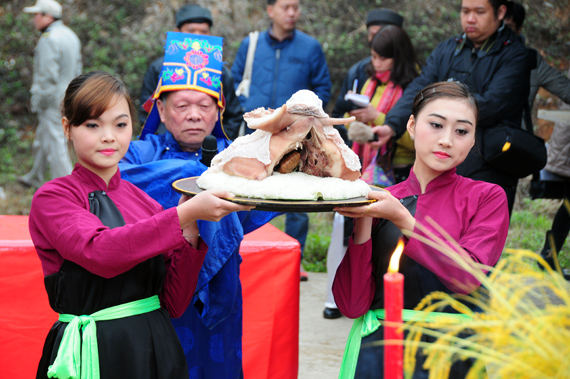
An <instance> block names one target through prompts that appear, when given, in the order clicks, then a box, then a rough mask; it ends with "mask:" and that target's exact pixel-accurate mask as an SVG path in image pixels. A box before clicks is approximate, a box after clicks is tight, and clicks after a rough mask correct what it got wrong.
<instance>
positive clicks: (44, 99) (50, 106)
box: [18, 0, 82, 188]
mask: <svg viewBox="0 0 570 379" xmlns="http://www.w3.org/2000/svg"><path fill="white" fill-rule="evenodd" d="M24 12H25V13H33V14H34V19H33V22H34V27H35V28H36V29H37V30H38V31H40V32H42V35H41V37H40V40H39V41H38V44H37V45H36V48H35V51H34V77H33V84H32V89H31V90H30V93H31V95H32V98H31V105H32V112H34V113H37V115H38V127H37V129H36V135H35V139H34V142H33V145H32V150H33V153H34V166H33V167H32V169H31V171H30V172H28V173H27V174H26V175H24V176H22V177H20V178H18V182H19V183H21V184H22V185H24V186H27V187H35V188H39V187H40V186H41V185H42V184H43V183H44V173H45V171H46V166H47V165H49V167H50V171H51V179H54V178H57V177H61V176H65V175H68V174H70V173H71V169H72V165H71V160H70V159H69V154H68V151H67V144H66V140H65V137H64V135H63V128H62V126H61V111H60V105H61V102H62V100H63V96H64V94H65V89H66V88H67V85H68V84H69V82H71V80H72V79H73V78H75V77H76V76H78V75H79V74H81V71H82V62H81V42H80V41H79V38H77V35H76V34H75V33H74V32H73V31H72V30H71V29H69V28H68V27H67V26H65V25H64V24H63V21H61V15H62V8H61V5H60V4H59V3H58V2H56V1H55V0H37V2H36V4H35V5H34V6H32V7H26V8H24Z"/></svg>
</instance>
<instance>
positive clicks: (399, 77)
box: [366, 25, 418, 89]
mask: <svg viewBox="0 0 570 379" xmlns="http://www.w3.org/2000/svg"><path fill="white" fill-rule="evenodd" d="M370 48H371V49H372V50H374V51H375V52H376V54H378V55H380V56H381V57H384V58H393V59H394V65H393V67H392V69H391V70H390V71H391V73H390V80H391V81H392V82H394V84H396V85H399V86H400V87H402V88H404V89H405V88H406V87H407V85H408V84H410V83H411V82H412V80H414V79H415V78H416V77H417V76H418V71H417V69H416V66H417V60H416V53H415V51H414V46H413V45H412V41H411V40H410V37H409V36H408V33H406V31H405V30H404V29H402V28H400V27H399V26H395V25H385V26H383V27H382V29H380V31H379V32H378V33H376V35H375V36H374V38H373V39H372V42H371V44H370ZM366 70H367V73H368V75H369V76H371V77H373V76H374V74H375V71H374V66H373V65H372V62H370V64H368V66H367V68H366Z"/></svg>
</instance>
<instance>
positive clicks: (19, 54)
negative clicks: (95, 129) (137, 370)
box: [0, 0, 570, 270]
mask: <svg viewBox="0 0 570 379" xmlns="http://www.w3.org/2000/svg"><path fill="white" fill-rule="evenodd" d="M60 1H61V2H62V4H63V7H64V17H63V20H64V22H65V23H66V24H67V25H68V26H70V27H71V28H72V29H73V30H74V31H75V32H76V33H77V35H78V36H79V38H80V40H81V41H82V44H83V50H82V53H83V64H84V71H90V70H105V71H108V72H110V73H112V74H116V75H119V76H121V77H122V78H123V80H124V81H125V82H126V83H127V85H128V86H129V87H130V88H131V92H132V94H133V98H134V99H135V102H136V103H137V105H138V101H139V100H138V97H139V93H140V86H141V82H142V78H143V75H144V73H145V71H146V68H147V66H148V64H149V63H150V62H151V61H152V60H153V59H155V58H156V57H158V56H160V55H162V53H163V50H162V43H163V42H162V41H163V40H164V38H165V32H166V31H168V30H172V28H173V26H174V14H175V11H176V9H178V8H179V7H180V6H182V5H184V4H185V3H186V2H184V1H180V0H60ZM34 2H35V0H2V1H1V2H0V20H1V22H0V37H1V39H2V43H1V44H0V114H1V115H2V117H0V162H1V163H2V164H0V188H4V190H5V191H6V192H7V193H8V198H7V199H2V198H1V196H0V214H27V213H28V212H29V204H30V200H31V196H32V195H33V191H32V190H24V189H22V188H20V187H18V186H17V185H15V184H14V183H15V182H16V178H17V176H18V175H22V174H23V173H25V172H27V171H28V170H29V168H30V167H31V165H32V163H33V161H32V158H31V154H30V151H31V144H32V140H33V136H34V130H35V126H36V124H37V120H36V119H35V116H34V115H33V114H31V112H30V109H29V102H30V95H29V89H30V87H31V84H32V70H33V69H32V67H33V51H34V46H35V45H36V43H37V40H38V38H39V35H38V33H37V32H35V31H34V29H33V24H32V15H29V14H24V13H22V9H23V8H24V6H29V5H32V4H33V3H34ZM195 2H196V3H198V4H200V5H203V6H205V7H208V8H209V9H210V10H211V11H212V14H213V17H214V21H215V23H214V26H213V33H214V34H216V35H220V36H222V37H224V38H225V52H224V55H225V60H226V61H227V62H228V63H229V64H231V63H232V61H233V58H234V56H235V53H236V51H237V49H238V47H239V44H240V42H241V40H242V39H243V37H245V36H246V35H247V34H248V33H249V32H250V31H252V30H263V29H266V28H267V26H268V24H269V19H268V18H267V15H266V12H265V7H266V1H264V0H217V1H213V0H208V1H195ZM521 2H522V3H523V4H524V6H525V8H526V10H527V19H526V21H525V27H524V30H523V32H524V34H525V35H526V41H527V45H529V46H532V47H535V48H537V49H538V50H539V51H541V52H542V53H543V55H544V56H546V57H547V59H548V61H549V62H550V63H551V64H552V65H554V66H556V67H557V68H559V69H561V70H562V69H568V66H569V59H570V44H568V41H570V21H569V19H570V4H569V2H568V0H549V1H543V0H522V1H521ZM301 4H302V7H303V13H302V16H301V19H300V21H299V24H298V28H299V29H300V30H303V31H305V32H306V33H308V34H310V35H312V36H314V37H316V38H317V39H318V40H319V41H320V42H321V44H322V46H323V49H324V51H325V54H326V57H327V62H328V65H329V70H330V72H331V77H332V81H333V96H332V99H333V101H331V103H330V104H329V107H330V106H332V104H333V103H334V99H336V94H337V92H338V89H339V87H340V85H341V83H342V79H343V76H344V74H345V73H346V71H347V69H348V68H349V67H350V66H351V65H352V64H353V63H355V62H356V61H358V60H360V59H361V58H363V57H364V56H366V55H368V54H369V52H368V49H367V46H366V25H365V18H366V13H367V11H368V10H370V9H373V8H380V7H386V8H391V9H393V10H396V11H398V12H400V13H401V14H402V15H403V16H404V18H405V23H404V28H405V29H406V30H407V32H408V33H409V35H410V37H411V39H412V41H413V43H414V46H415V48H416V51H417V54H418V57H419V59H420V63H423V62H425V60H426V59H427V57H428V55H429V53H430V52H431V51H432V50H433V48H434V47H435V46H436V45H437V44H438V43H439V42H440V41H443V40H444V39H446V38H448V37H449V36H453V35H456V34H458V33H459V32H460V30H461V27H460V24H459V6H460V0H360V1H327V0H302V1H301ZM0 195H1V193H0ZM521 198H522V200H521V201H520V202H519V204H518V208H517V209H516V211H515V214H514V215H513V221H512V223H511V232H510V234H509V241H508V242H507V246H509V247H513V248H529V249H532V250H534V251H538V250H540V248H541V244H542V241H543V234H544V231H545V230H546V229H547V228H548V227H549V225H550V220H551V218H552V215H553V213H554V212H555V210H556V209H557V204H556V203H553V202H549V201H534V202H531V201H529V200H528V197H526V198H525V195H524V194H522V196H521ZM331 221H332V216H330V215H327V214H322V215H321V214H315V215H311V231H310V234H309V237H308V241H307V249H306V252H305V259H304V262H305V263H306V264H307V266H308V267H307V268H308V269H311V270H323V269H324V261H325V258H326V248H327V247H328V243H329V239H330V227H331V224H332V222H331ZM279 222H280V221H279V220H277V221H276V223H277V224H279ZM563 259H566V262H567V258H565V257H563ZM566 265H568V264H567V263H566Z"/></svg>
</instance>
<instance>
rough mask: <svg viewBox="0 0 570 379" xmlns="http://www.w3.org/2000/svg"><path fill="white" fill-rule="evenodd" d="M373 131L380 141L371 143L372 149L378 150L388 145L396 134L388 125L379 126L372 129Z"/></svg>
mask: <svg viewBox="0 0 570 379" xmlns="http://www.w3.org/2000/svg"><path fill="white" fill-rule="evenodd" d="M372 131H373V132H374V134H376V135H377V136H378V141H374V142H370V147H372V148H373V149H376V150H377V149H379V148H380V147H382V146H384V145H385V144H387V143H388V141H390V138H392V137H393V136H394V135H395V134H396V133H394V129H392V128H391V127H389V126H388V125H377V126H375V127H373V128H372Z"/></svg>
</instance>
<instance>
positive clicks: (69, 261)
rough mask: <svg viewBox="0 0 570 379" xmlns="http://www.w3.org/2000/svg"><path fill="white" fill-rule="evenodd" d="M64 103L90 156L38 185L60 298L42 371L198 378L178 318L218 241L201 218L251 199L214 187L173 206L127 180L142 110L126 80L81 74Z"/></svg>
mask: <svg viewBox="0 0 570 379" xmlns="http://www.w3.org/2000/svg"><path fill="white" fill-rule="evenodd" d="M62 109H63V112H62V113H63V120H62V123H63V128H64V134H65V136H66V137H67V139H68V140H69V141H71V143H72V144H73V147H74V150H75V153H76V155H77V161H78V163H77V164H76V165H75V168H74V170H73V172H72V173H71V175H68V176H65V177H61V178H57V179H54V180H52V181H50V182H48V183H46V184H45V185H43V186H42V187H41V188H40V189H39V190H38V191H37V192H36V194H35V195H34V198H33V200H32V206H31V210H30V220H29V227H30V234H31V237H32V240H33V242H34V245H35V247H36V250H37V253H38V256H39V258H40V260H41V263H42V268H43V272H44V275H45V286H46V291H47V293H48V298H49V302H50V305H51V307H52V309H53V310H54V311H56V312H57V313H59V314H60V316H59V320H58V321H57V322H56V323H55V324H54V325H53V327H52V328H51V330H50V332H49V334H48V336H47V338H46V343H45V346H44V350H43V355H42V358H41V361H40V363H39V368H38V372H37V377H38V378H47V377H51V378H53V377H55V378H68V377H70V378H71V377H74V378H75V377H77V378H79V377H93V378H98V377H101V378H139V379H140V378H187V377H188V369H187V367H186V360H185V357H184V352H183V350H182V347H181V345H180V342H179V340H178V337H177V335H176V332H175V331H174V328H173V326H172V324H171V322H170V317H179V316H180V315H181V314H182V313H183V312H184V311H185V310H186V308H187V306H188V304H189V303H190V300H191V298H192V295H193V293H194V290H195V287H196V283H197V278H198V272H199V270H200V267H201V265H202V262H203V261H204V257H205V254H206V251H207V249H208V246H206V244H205V243H204V241H203V240H202V239H201V238H200V236H199V234H198V226H197V222H196V221H197V220H198V219H203V220H211V221H218V220H220V219H221V218H222V217H223V216H225V215H227V214H229V213H231V212H235V211H240V210H249V209H250V207H246V206H241V205H237V204H233V203H231V202H228V201H225V200H223V199H221V198H223V197H231V196H232V195H231V194H229V193H227V192H225V191H206V192H203V193H201V194H199V195H197V196H195V197H194V198H192V199H188V197H185V196H183V197H182V199H181V200H180V203H179V205H178V207H175V208H171V209H168V210H163V209H162V207H161V206H160V205H159V204H158V203H157V202H156V201H154V200H153V199H152V198H150V197H149V196H147V195H146V194H145V193H144V192H143V191H141V190H140V189H138V188H137V187H135V186H134V185H132V184H131V183H129V182H126V181H124V180H121V174H120V172H119V170H118V165H117V164H118V162H119V160H120V159H121V158H122V157H123V156H124V154H125V153H126V151H127V149H128V147H129V143H130V141H131V137H132V128H133V116H134V115H135V114H136V112H135V110H134V107H133V104H132V101H131V99H130V97H129V94H128V90H127V88H126V87H125V85H124V84H123V83H122V82H121V81H120V80H119V79H117V78H114V77H113V76H111V75H109V74H106V73H104V72H91V73H88V74H84V75H81V76H79V77H77V78H75V79H74V80H73V81H72V82H71V83H70V84H69V87H68V88H67V91H66V94H65V99H64V102H63V107H62ZM164 185H170V183H164ZM86 373H87V374H86Z"/></svg>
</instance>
